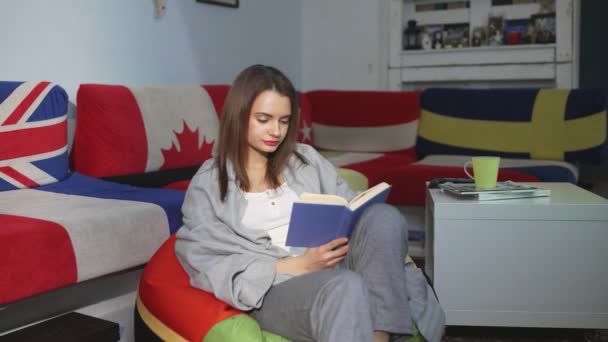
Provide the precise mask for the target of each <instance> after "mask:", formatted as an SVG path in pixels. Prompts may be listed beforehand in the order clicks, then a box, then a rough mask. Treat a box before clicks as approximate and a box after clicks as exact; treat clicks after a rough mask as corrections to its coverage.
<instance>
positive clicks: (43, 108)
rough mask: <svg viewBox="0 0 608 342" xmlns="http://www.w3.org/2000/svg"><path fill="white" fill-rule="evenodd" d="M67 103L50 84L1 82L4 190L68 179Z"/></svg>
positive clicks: (0, 152) (0, 176)
mask: <svg viewBox="0 0 608 342" xmlns="http://www.w3.org/2000/svg"><path fill="white" fill-rule="evenodd" d="M67 103H68V96H67V94H66V92H65V90H63V88H61V87H59V86H57V85H55V84H53V83H50V82H0V191H5V190H12V189H19V188H31V187H36V186H39V185H42V184H49V183H53V182H57V181H58V180H61V179H63V178H65V177H66V175H67V172H68V158H67V144H68V140H67Z"/></svg>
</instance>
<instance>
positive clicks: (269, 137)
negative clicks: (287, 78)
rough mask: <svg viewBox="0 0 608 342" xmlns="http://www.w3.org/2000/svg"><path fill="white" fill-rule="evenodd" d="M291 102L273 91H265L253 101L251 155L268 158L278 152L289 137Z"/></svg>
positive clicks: (249, 130) (248, 131) (249, 137)
mask: <svg viewBox="0 0 608 342" xmlns="http://www.w3.org/2000/svg"><path fill="white" fill-rule="evenodd" d="M290 115H291V101H290V100H289V97H287V96H283V95H281V94H279V93H277V92H276V91H273V90H265V91H263V92H262V93H260V95H258V97H256V98H255V100H254V101H253V105H252V106H251V112H250V113H249V126H248V130H247V143H248V144H249V155H250V156H251V155H252V154H257V155H261V156H266V155H267V154H268V153H271V152H274V151H276V149H277V148H278V147H279V144H280V143H281V142H282V141H283V139H284V138H285V135H287V129H288V128H289V117H290Z"/></svg>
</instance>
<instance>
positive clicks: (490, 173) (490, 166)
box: [464, 157, 500, 189]
mask: <svg viewBox="0 0 608 342" xmlns="http://www.w3.org/2000/svg"><path fill="white" fill-rule="evenodd" d="M471 164H473V175H474V176H473V175H471V174H470V173H469V171H468V170H467V168H468V167H469V166H470V165H471ZM499 164H500V157H473V158H471V160H469V161H467V162H466V163H465V164H464V173H466V174H467V176H469V178H471V179H473V180H475V187H476V188H478V189H494V188H495V187H496V180H497V179H498V166H499Z"/></svg>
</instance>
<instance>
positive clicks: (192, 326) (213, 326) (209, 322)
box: [135, 234, 424, 342]
mask: <svg viewBox="0 0 608 342" xmlns="http://www.w3.org/2000/svg"><path fill="white" fill-rule="evenodd" d="M408 258H409V257H408ZM410 260H411V259H410ZM414 332H415V333H414V336H412V337H410V338H409V339H408V340H407V341H406V342H424V338H423V337H422V335H420V333H419V332H418V330H417V329H416V328H415V327H414ZM135 340H136V341H140V342H141V341H146V342H150V341H169V342H177V341H180V342H181V341H205V342H241V341H247V342H286V341H288V340H287V339H285V338H283V337H281V336H279V335H275V334H272V333H270V332H267V331H264V330H261V329H260V326H259V325H258V323H257V322H256V321H255V320H254V319H253V318H251V317H250V316H249V315H247V314H246V313H244V312H242V311H239V310H236V309H234V308H232V307H231V306H229V305H227V304H225V303H224V302H222V301H220V300H219V299H217V298H215V296H214V295H213V294H211V293H209V292H205V291H202V290H199V289H196V288H194V287H192V286H190V280H189V277H188V274H187V273H186V271H184V269H183V268H182V266H181V264H180V263H179V261H178V260H177V257H176V256H175V234H174V235H172V236H171V237H170V238H169V239H168V240H167V241H166V242H165V243H164V244H163V245H162V246H161V248H160V249H159V250H158V251H157V252H156V253H155V254H154V256H153V257H152V259H150V262H149V263H148V265H146V268H145V269H144V272H143V273H142V275H141V279H140V282H139V288H138V293H137V301H136V306H135Z"/></svg>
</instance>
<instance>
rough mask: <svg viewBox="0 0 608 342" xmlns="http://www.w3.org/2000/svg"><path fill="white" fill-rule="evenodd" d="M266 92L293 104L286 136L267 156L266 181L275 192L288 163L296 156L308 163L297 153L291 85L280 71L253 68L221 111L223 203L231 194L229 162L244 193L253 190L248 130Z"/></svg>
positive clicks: (234, 86) (295, 110)
mask: <svg viewBox="0 0 608 342" xmlns="http://www.w3.org/2000/svg"><path fill="white" fill-rule="evenodd" d="M266 90H272V91H276V92H277V93H279V94H281V95H283V96H287V97H288V98H289V102H290V104H291V113H290V114H291V115H290V116H289V127H288V129H287V135H286V136H285V139H284V140H283V142H281V144H280V145H279V147H278V148H277V150H276V151H275V152H273V153H271V154H270V155H269V156H268V165H267V167H266V181H267V182H268V183H269V184H270V186H272V187H273V188H277V187H279V186H280V185H281V184H280V175H281V172H282V171H283V167H284V166H285V164H286V163H287V160H288V159H289V157H290V156H291V155H292V154H295V155H296V156H297V157H298V158H299V159H300V160H301V161H302V162H304V163H306V160H305V159H304V157H303V156H302V155H300V154H299V153H297V152H296V151H295V145H296V137H297V129H298V123H299V122H300V120H299V117H300V113H299V105H298V98H297V95H296V91H295V88H294V87H293V84H292V83H291V81H290V80H289V79H288V78H287V77H286V76H285V75H284V74H283V73H282V72H281V71H279V70H277V69H275V68H273V67H271V66H265V65H260V64H256V65H252V66H250V67H248V68H246V69H245V70H243V71H241V73H240V74H239V75H238V76H237V77H236V79H235V80H234V83H233V84H232V87H231V88H230V91H229V92H228V95H227V96H226V101H225V102H224V107H223V108H222V116H221V119H220V136H219V138H218V140H219V144H218V156H217V162H218V168H219V185H220V199H221V200H222V201H224V199H225V198H226V193H227V192H228V171H227V169H226V168H227V166H226V161H227V160H230V162H232V166H233V169H234V173H235V178H236V181H237V184H238V186H239V187H240V188H241V189H242V190H243V191H248V190H249V187H250V183H249V177H248V176H247V170H246V165H247V152H248V143H247V128H248V123H249V115H250V113H251V107H252V106H253V102H254V100H255V99H256V98H257V97H258V95H260V94H261V93H262V92H264V91H266Z"/></svg>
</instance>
